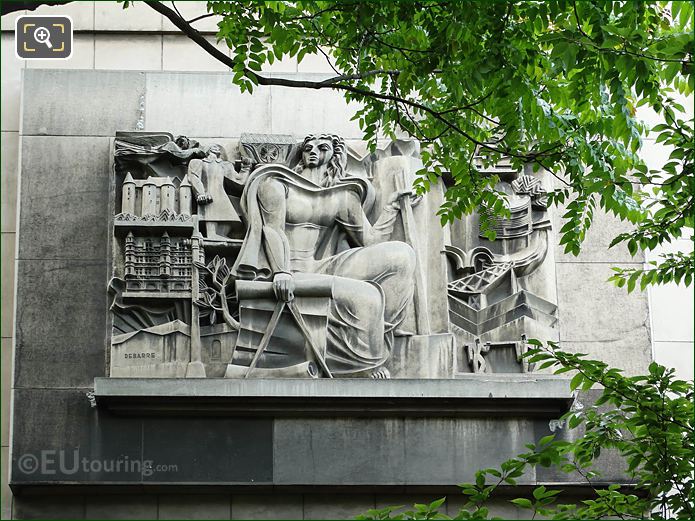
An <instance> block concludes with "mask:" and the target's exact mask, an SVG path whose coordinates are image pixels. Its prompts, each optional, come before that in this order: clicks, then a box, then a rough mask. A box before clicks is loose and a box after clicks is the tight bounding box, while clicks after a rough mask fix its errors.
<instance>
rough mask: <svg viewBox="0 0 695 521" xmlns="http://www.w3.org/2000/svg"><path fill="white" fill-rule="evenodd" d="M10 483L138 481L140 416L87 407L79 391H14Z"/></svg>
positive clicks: (140, 467) (85, 400) (87, 401)
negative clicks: (120, 414) (113, 414)
mask: <svg viewBox="0 0 695 521" xmlns="http://www.w3.org/2000/svg"><path fill="white" fill-rule="evenodd" d="M12 439H13V447H12V479H11V483H12V484H13V485H21V484H27V483H66V482H89V483H98V482H102V483H103V482H124V481H125V482H129V481H130V482H132V481H135V482H138V481H140V480H141V476H142V463H141V453H142V444H141V439H142V420H140V419H138V418H124V417H117V416H112V415H110V414H108V413H105V412H103V411H99V410H98V409H96V408H93V407H91V405H90V403H89V400H88V399H87V397H86V395H85V391H84V390H66V389H61V390H58V389H17V390H15V391H14V436H13V438H12Z"/></svg>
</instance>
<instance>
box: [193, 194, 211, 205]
mask: <svg viewBox="0 0 695 521" xmlns="http://www.w3.org/2000/svg"><path fill="white" fill-rule="evenodd" d="M196 201H198V204H208V203H211V202H212V196H211V195H210V194H200V195H199V196H198V197H197V198H196Z"/></svg>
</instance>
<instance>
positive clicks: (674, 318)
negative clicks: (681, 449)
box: [0, 2, 693, 519]
mask: <svg viewBox="0 0 695 521" xmlns="http://www.w3.org/2000/svg"><path fill="white" fill-rule="evenodd" d="M204 4H205V2H185V3H179V4H178V7H179V9H183V10H185V11H186V13H184V14H190V15H191V16H195V15H197V14H201V13H203V12H204V10H205V7H204ZM17 14H21V13H17ZM33 14H69V15H71V16H72V18H73V23H74V27H75V30H76V34H75V44H74V51H73V57H72V58H71V59H70V60H65V61H50V60H41V61H32V62H25V61H22V60H19V59H17V58H16V57H15V55H14V47H13V46H14V40H13V39H14V34H13V31H14V18H15V17H16V14H13V15H6V16H4V17H2V42H1V52H2V67H3V70H2V122H1V127H2V143H1V145H2V174H1V175H0V180H1V182H2V185H1V190H2V201H1V209H0V211H1V216H2V218H1V221H2V222H1V240H2V243H1V248H2V249H1V252H2V351H1V354H2V433H1V434H2V454H1V456H2V458H1V459H2V467H1V468H0V471H1V472H2V501H1V503H2V511H1V512H0V514H1V517H2V518H3V519H10V518H11V517H12V516H14V517H15V518H17V519H20V518H33V517H41V518H46V517H47V516H49V515H55V516H57V517H73V516H74V517H75V518H93V517H102V516H108V515H111V516H112V517H114V518H117V517H150V516H153V517H154V516H156V517H158V518H161V519H165V518H169V519H172V518H176V517H177V516H181V517H182V518H191V519H192V518H194V517H193V516H195V515H198V516H206V515H207V516H212V517H219V518H224V519H232V518H237V519H238V518H244V517H246V518H248V517H253V516H256V517H263V516H271V515H274V514H271V512H278V511H282V516H284V517H298V518H305V519H311V518H320V517H323V518H327V517H330V516H338V517H345V516H346V515H354V514H355V513H357V512H360V511H362V510H364V509H366V508H369V507H370V506H372V505H380V504H394V503H395V504H408V503H410V502H412V501H413V500H414V499H418V498H415V497H413V498H410V497H406V496H403V495H396V496H394V497H392V498H388V501H387V500H386V499H385V498H384V497H382V496H375V495H374V494H369V493H356V494H350V495H346V494H342V495H341V494H339V493H338V495H336V496H327V495H318V494H317V495H313V494H288V495H281V496H278V495H273V496H257V495H249V494H234V495H230V494H222V495H208V496H200V495H176V496H170V495H161V496H159V495H157V494H154V495H150V496H138V497H135V498H132V499H131V500H124V499H123V498H120V497H119V498H118V499H113V498H111V497H109V496H97V497H95V496H93V495H90V496H89V497H87V496H82V495H77V496H74V497H56V498H53V499H50V498H43V499H42V500H41V501H37V500H31V499H29V498H21V497H16V498H14V497H13V496H12V493H11V491H10V490H9V487H8V486H7V475H8V461H9V447H10V430H11V428H10V424H11V420H10V407H11V401H10V397H11V396H12V392H11V391H12V390H14V398H13V401H14V403H13V407H14V408H15V409H20V410H31V409H32V408H33V409H35V415H36V417H37V418H40V417H41V416H42V409H41V407H40V404H42V403H45V401H44V400H47V399H48V397H51V398H55V400H57V401H54V406H55V407H56V410H55V411H54V412H55V414H59V415H61V416H62V417H64V418H65V420H64V423H63V426H64V429H65V430H64V431H57V432H56V431H53V430H49V432H47V433H46V434H47V435H50V436H52V437H54V438H55V439H58V438H59V437H62V439H71V436H73V435H74V434H75V432H71V431H70V429H71V427H70V421H69V420H70V418H71V416H70V414H71V413H70V411H71V410H73V407H72V406H71V405H70V404H71V403H76V401H80V400H85V398H84V392H86V391H87V390H88V389H89V388H91V386H92V379H93V378H94V377H95V376H103V375H104V367H105V359H104V352H105V350H104V334H105V323H106V316H105V314H104V313H103V310H104V309H105V305H106V295H105V291H104V290H105V286H104V283H105V280H106V270H107V266H106V234H107V233H108V226H107V224H108V219H107V215H106V209H107V207H108V204H106V203H105V201H106V200H107V199H106V198H107V197H108V178H107V177H105V176H104V175H103V174H104V173H105V172H108V161H109V153H110V147H111V138H112V137H113V135H114V132H115V130H136V129H138V128H142V129H144V130H154V131H160V130H167V131H172V132H180V133H184V134H187V135H189V136H191V137H194V138H198V139H201V140H203V141H205V142H210V141H213V140H215V139H217V140H220V141H221V142H223V144H225V145H231V144H233V143H234V142H235V140H236V138H238V137H239V135H240V133H241V132H267V133H292V134H294V135H296V136H301V135H304V134H306V133H309V132H315V131H324V130H330V131H334V132H336V133H339V134H342V135H343V136H344V137H345V138H346V140H348V143H349V144H350V145H351V146H352V147H353V148H355V149H358V150H364V144H363V143H362V141H361V132H360V130H359V128H358V126H357V124H356V123H355V122H351V121H350V118H351V117H352V115H353V113H354V110H355V108H356V107H354V106H349V105H346V104H345V103H344V102H343V101H342V98H341V96H340V95H339V94H337V93H332V92H328V91H312V92H306V91H296V90H291V89H283V88H279V87H272V88H266V89H263V88H259V89H258V90H257V91H256V93H254V94H253V96H249V95H248V94H241V93H239V92H238V91H236V90H235V89H234V88H233V87H232V86H231V81H230V78H229V76H228V75H226V74H224V72H225V71H226V68H225V67H224V66H223V65H222V64H220V63H219V62H216V61H214V60H212V59H211V58H209V57H208V56H207V55H206V54H205V53H204V52H203V51H202V50H200V49H199V48H198V47H197V46H196V45H195V44H193V43H192V42H190V41H189V40H188V39H187V38H186V37H184V36H182V35H180V34H178V33H177V31H176V30H175V28H174V27H173V26H171V24H170V23H169V22H168V21H166V20H163V19H162V17H161V16H160V15H159V14H157V13H155V12H154V11H152V10H151V9H149V8H148V7H146V6H144V5H137V4H136V6H135V7H134V8H129V9H128V10H126V11H123V9H122V7H121V6H120V5H117V4H115V3H114V4H111V3H106V2H73V3H71V4H69V5H67V6H63V7H60V6H58V7H49V6H43V7H41V8H39V9H38V10H36V11H34V12H33ZM196 25H197V27H198V28H199V29H200V30H201V31H204V32H209V34H208V37H210V38H211V40H214V36H213V32H214V30H215V21H214V19H211V18H208V19H204V20H201V21H200V22H197V24H196ZM35 69H42V70H35ZM56 69H79V70H80V71H71V72H68V71H57V70H56ZM95 71H97V72H95ZM268 72H270V73H274V74H293V75H297V76H300V75H316V74H326V73H330V69H329V68H328V66H327V64H326V63H325V61H324V60H323V58H322V57H320V56H310V57H307V58H305V60H304V61H302V63H300V64H297V63H296V62H295V61H293V60H283V61H281V62H276V63H275V64H273V65H272V66H270V67H268ZM22 86H23V87H22ZM22 97H23V99H24V109H22ZM28 100H31V105H27V101H28ZM690 107H692V100H690ZM646 117H647V118H648V117H650V116H649V115H646ZM645 154H646V157H647V159H648V161H649V162H650V163H651V165H652V166H657V165H659V164H662V163H663V162H664V161H665V159H666V158H667V153H666V152H665V151H664V150H663V149H662V148H660V147H659V146H658V145H656V144H654V143H653V140H647V141H646V142H645ZM20 158H21V160H20ZM85 163H88V164H91V165H94V166H95V169H94V170H92V171H86V170H85V169H84V168H80V165H83V164H85ZM20 170H21V188H20V186H19V184H20V181H19V179H20V176H19V172H20ZM76 186H79V189H77V190H76V189H75V187H76ZM17 194H20V195H19V198H20V199H21V205H20V206H21V212H22V217H21V230H20V233H21V234H22V241H21V246H20V247H19V249H18V250H17V248H16V245H17V227H18V220H17V217H16V216H17V208H18V195H17ZM73 206H75V207H79V208H80V209H81V210H80V218H79V219H77V218H76V217H75V215H74V214H71V213H70V212H66V211H65V208H66V207H67V208H70V207H73ZM37 210H38V211H37ZM560 214H561V212H558V211H556V212H554V223H553V224H554V229H555V230H558V229H559V228H560V227H561V217H560ZM623 226H624V225H623V224H622V223H620V222H618V221H616V220H615V219H614V218H612V217H609V216H604V215H598V216H597V218H596V222H595V224H594V227H593V228H592V230H591V231H590V233H589V236H588V238H587V242H586V244H585V246H584V250H583V252H582V254H581V255H580V256H579V257H573V256H567V255H564V254H563V253H562V249H561V247H559V246H558V247H557V248H556V250H555V252H554V255H555V261H556V270H557V294H558V304H559V313H560V327H559V332H560V340H561V344H562V345H563V346H564V347H565V348H568V349H572V350H576V351H582V352H586V353H589V354H591V355H592V356H596V357H599V358H603V359H605V360H606V361H608V362H609V363H612V364H615V365H617V366H619V367H623V368H624V369H626V370H627V371H628V372H630V373H633V374H634V373H638V372H640V371H643V370H644V368H645V367H646V364H647V363H648V362H649V361H650V360H651V358H652V350H654V354H655V356H656V359H657V360H658V361H661V362H662V363H663V362H666V363H668V364H670V365H673V366H676V367H677V368H678V369H679V370H680V371H682V374H683V376H689V377H691V378H692V342H693V328H692V316H693V313H692V302H693V301H692V291H690V290H687V289H684V288H681V287H677V286H675V285H670V286H666V287H661V288H654V289H650V291H649V292H648V293H647V294H645V293H639V292H635V293H633V294H631V295H629V296H628V295H627V294H626V293H625V292H624V290H622V289H618V288H615V287H613V286H610V285H608V284H607V283H606V282H605V280H606V279H607V278H608V276H609V275H610V267H611V266H615V265H618V266H629V265H641V264H642V263H643V262H644V256H643V255H642V254H641V253H640V254H639V255H638V256H637V257H635V258H632V257H630V256H629V255H628V254H627V252H626V250H624V249H623V248H621V247H616V248H613V249H611V250H608V249H607V246H608V244H609V243H610V240H611V239H612V237H614V236H615V235H616V234H617V233H619V232H620V231H622V229H623ZM673 247H674V248H676V249H687V248H688V247H692V245H691V244H690V243H689V242H687V241H680V242H678V243H677V244H674V245H673ZM55 274H61V277H60V283H58V282H56V277H55ZM16 277H18V278H19V279H20V280H22V281H24V284H26V286H25V291H23V296H22V298H21V299H20V300H19V301H17V302H15V278H16ZM33 288H36V289H35V290H34V289H33ZM68 289H69V291H71V292H72V295H73V299H72V301H71V302H69V303H68V307H67V308H66V307H65V302H64V301H61V300H60V298H59V297H60V296H61V295H63V294H64V292H65V291H66V290H68ZM32 300H33V301H34V302H33V303H32ZM39 303H40V304H41V306H42V307H43V313H42V314H37V313H36V311H35V310H36V309H37V308H38V307H39V306H37V304H39ZM15 308H16V309H15ZM25 309H26V310H34V311H27V312H26V313H25V312H24V311H23V310H25ZM15 315H16V316H17V317H18V318H19V319H20V322H19V323H20V324H21V325H22V329H21V330H18V331H16V332H15V331H14V330H13V323H14V317H15ZM70 316H80V317H81V323H80V324H79V326H78V327H76V325H75V323H74V321H72V320H70ZM47 317H49V319H48V323H49V324H50V328H48V329H46V327H47V326H46V327H44V326H42V324H45V323H46V320H47ZM56 331H61V332H62V333H63V335H64V338H63V340H61V343H60V346H61V348H60V349H56V345H55V342H54V341H53V340H52V336H53V335H54V334H55V332H56ZM15 333H16V334H15ZM84 346H89V348H88V349H85V348H84ZM13 350H14V352H13ZM13 360H14V370H13ZM75 421H78V419H77V418H75ZM33 428H36V429H40V428H41V427H40V421H38V420H37V424H36V425H35V426H34V427H33ZM21 433H22V432H21V428H20V430H19V431H18V430H15V432H14V434H13V435H14V436H20V435H21ZM338 492H340V491H338ZM202 498H204V499H202ZM270 498H272V499H270ZM420 499H421V498H420ZM433 499H434V498H433ZM456 501H457V500H456V498H453V499H450V501H449V502H448V504H449V505H450V506H449V508H451V505H453V504H456ZM274 508H276V510H273V509H274ZM335 509H343V510H339V511H338V510H336V511H335V512H334V510H335ZM348 512H349V514H348ZM300 513H301V517H300ZM502 515H504V516H505V517H506V516H512V515H516V514H513V513H512V512H507V511H505V513H504V514H502Z"/></svg>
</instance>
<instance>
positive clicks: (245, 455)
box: [143, 417, 273, 483]
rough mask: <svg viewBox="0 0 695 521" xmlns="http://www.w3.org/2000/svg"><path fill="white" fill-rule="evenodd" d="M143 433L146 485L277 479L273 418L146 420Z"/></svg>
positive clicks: (144, 479) (263, 481)
mask: <svg viewBox="0 0 695 521" xmlns="http://www.w3.org/2000/svg"><path fill="white" fill-rule="evenodd" d="M143 432H144V434H143V440H144V441H143V457H144V459H145V461H147V462H151V463H152V469H153V471H152V472H147V473H144V474H143V481H144V482H146V483H147V482H169V483H176V482H179V483H249V482H250V483H270V482H272V481H273V420H272V419H270V418H213V417H208V418H206V417H202V418H200V417H198V418H185V417H184V418H147V419H145V420H144V429H143Z"/></svg>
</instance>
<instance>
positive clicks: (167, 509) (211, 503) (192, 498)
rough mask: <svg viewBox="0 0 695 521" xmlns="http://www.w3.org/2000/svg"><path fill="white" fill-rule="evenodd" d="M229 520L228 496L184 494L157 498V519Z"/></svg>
mask: <svg viewBox="0 0 695 521" xmlns="http://www.w3.org/2000/svg"><path fill="white" fill-rule="evenodd" d="M230 518H231V498H230V496H225V495H185V494H184V495H175V496H173V495H172V496H169V495H167V496H164V495H163V496H160V497H159V519H230Z"/></svg>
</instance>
